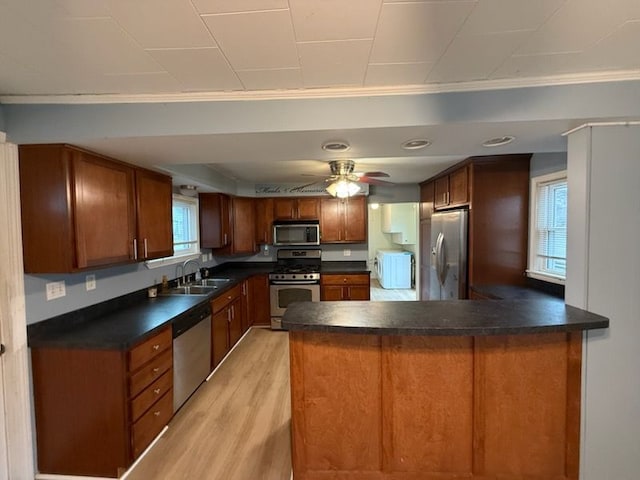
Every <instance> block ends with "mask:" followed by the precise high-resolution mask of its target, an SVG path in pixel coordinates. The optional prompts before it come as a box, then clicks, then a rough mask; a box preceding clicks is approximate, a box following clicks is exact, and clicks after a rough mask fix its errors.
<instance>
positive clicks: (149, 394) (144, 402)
mask: <svg viewBox="0 0 640 480" xmlns="http://www.w3.org/2000/svg"><path fill="white" fill-rule="evenodd" d="M172 387H173V369H170V370H168V371H167V372H165V373H164V374H162V376H161V377H160V378H159V379H157V380H156V381H155V382H153V383H152V384H151V385H149V386H148V387H147V388H145V389H144V390H143V391H142V392H141V393H140V394H139V395H138V396H137V397H136V398H134V399H133V400H132V401H131V420H133V421H134V422H135V421H136V420H137V419H138V418H140V415H142V414H143V413H144V412H146V411H147V410H148V409H149V407H150V406H151V405H153V404H154V403H155V402H156V401H157V400H158V399H159V398H160V397H162V396H163V395H164V394H165V393H167V392H168V391H169V390H171V388H172Z"/></svg>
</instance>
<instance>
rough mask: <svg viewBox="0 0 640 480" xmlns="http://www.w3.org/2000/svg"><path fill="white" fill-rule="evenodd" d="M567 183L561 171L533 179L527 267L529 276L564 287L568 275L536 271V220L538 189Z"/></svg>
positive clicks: (530, 199) (565, 172)
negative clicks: (551, 183)
mask: <svg viewBox="0 0 640 480" xmlns="http://www.w3.org/2000/svg"><path fill="white" fill-rule="evenodd" d="M562 180H564V181H567V171H566V170H559V171H557V172H553V173H548V174H545V175H539V176H537V177H532V178H531V188H530V198H529V256H528V257H529V258H528V266H527V276H529V277H531V278H535V279H538V280H543V281H545V282H550V283H557V284H560V285H564V283H565V280H566V275H565V276H562V275H554V274H552V273H549V272H541V271H539V270H536V269H535V268H534V267H535V265H536V251H537V232H536V218H537V217H538V211H537V210H538V187H539V186H540V185H541V184H544V183H549V182H558V181H562ZM567 248H568V246H567ZM565 261H566V259H565Z"/></svg>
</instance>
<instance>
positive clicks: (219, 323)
mask: <svg viewBox="0 0 640 480" xmlns="http://www.w3.org/2000/svg"><path fill="white" fill-rule="evenodd" d="M242 324H243V319H242V284H239V285H236V286H234V287H233V288H231V289H229V290H228V291H227V292H225V293H223V294H222V295H220V296H218V297H216V298H214V299H213V300H211V336H212V338H211V346H212V348H211V357H212V358H211V368H212V369H213V368H215V367H216V366H217V365H218V364H219V363H220V362H221V361H222V359H223V358H224V357H225V356H226V355H227V353H229V351H230V350H231V348H233V346H234V345H235V344H236V342H237V341H238V340H240V337H242V334H243V331H242Z"/></svg>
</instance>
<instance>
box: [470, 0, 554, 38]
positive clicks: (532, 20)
mask: <svg viewBox="0 0 640 480" xmlns="http://www.w3.org/2000/svg"><path fill="white" fill-rule="evenodd" d="M565 1H566V0H536V1H533V2H532V1H531V0H480V1H479V2H478V4H477V5H476V7H475V8H474V9H473V12H471V15H469V18H468V19H467V21H466V22H465V24H464V26H463V27H462V29H461V30H460V34H461V35H478V34H485V33H497V32H509V31H514V30H537V29H538V28H539V27H540V26H541V25H542V24H543V23H544V22H545V21H546V20H547V19H549V17H551V15H553V13H554V12H555V11H556V10H557V9H558V8H560V6H561V5H562V4H564V3H565Z"/></svg>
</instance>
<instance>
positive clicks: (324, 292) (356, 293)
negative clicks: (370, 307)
mask: <svg viewBox="0 0 640 480" xmlns="http://www.w3.org/2000/svg"><path fill="white" fill-rule="evenodd" d="M369 297H370V280H369V274H368V273H358V274H352V275H338V274H324V273H323V274H322V275H321V276H320V300H322V301H331V300H337V301H341V300H369Z"/></svg>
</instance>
